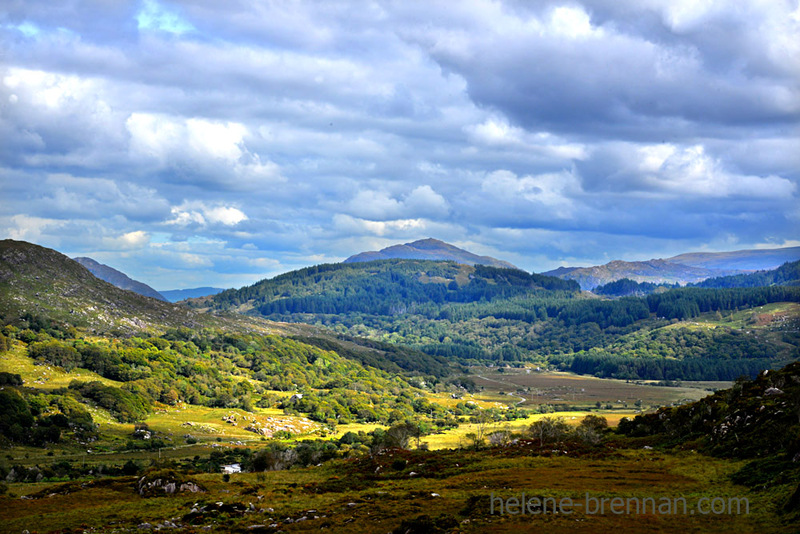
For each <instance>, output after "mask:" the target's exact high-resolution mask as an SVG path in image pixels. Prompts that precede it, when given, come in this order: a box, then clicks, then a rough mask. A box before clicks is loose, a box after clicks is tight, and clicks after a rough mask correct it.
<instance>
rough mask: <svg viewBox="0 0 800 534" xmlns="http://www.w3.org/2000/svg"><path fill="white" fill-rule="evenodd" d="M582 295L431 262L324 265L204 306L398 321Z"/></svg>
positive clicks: (546, 279) (563, 285)
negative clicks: (429, 309)
mask: <svg viewBox="0 0 800 534" xmlns="http://www.w3.org/2000/svg"><path fill="white" fill-rule="evenodd" d="M578 290H579V287H578V284H577V283H576V282H573V281H571V280H561V279H558V278H555V277H550V276H544V275H538V274H529V273H527V272H525V271H521V270H516V269H505V268H497V267H489V266H484V265H463V264H458V263H455V262H449V261H447V262H440V261H427V260H379V261H372V262H365V263H347V264H344V263H342V264H325V265H317V266H315V267H307V268H305V269H300V270H298V271H292V272H290V273H286V274H283V275H280V276H277V277H275V278H272V279H269V280H263V281H261V282H258V283H256V284H254V285H252V286H249V287H245V288H242V289H238V290H234V289H230V290H227V291H223V292H222V293H219V294H217V295H214V296H213V297H210V298H209V299H206V300H205V301H204V302H203V303H201V305H206V304H208V305H210V306H211V307H212V308H213V309H218V310H230V309H233V310H237V311H244V312H249V313H253V314H260V315H265V316H272V315H276V314H278V315H280V314H349V313H365V314H371V315H389V316H391V315H399V314H403V313H406V312H407V311H409V310H411V309H413V308H415V307H418V306H421V305H426V304H433V305H441V304H445V303H468V302H479V301H484V302H492V301H496V300H500V299H508V298H511V297H518V296H523V295H529V294H534V293H537V292H540V293H541V292H548V291H560V292H564V293H565V294H573V293H576V292H577V291H578Z"/></svg>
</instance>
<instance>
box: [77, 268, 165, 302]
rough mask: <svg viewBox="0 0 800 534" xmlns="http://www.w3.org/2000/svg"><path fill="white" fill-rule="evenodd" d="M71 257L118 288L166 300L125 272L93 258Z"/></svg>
mask: <svg viewBox="0 0 800 534" xmlns="http://www.w3.org/2000/svg"><path fill="white" fill-rule="evenodd" d="M73 259H74V260H75V261H77V262H78V263H80V264H81V265H83V266H84V267H86V268H87V269H89V272H91V273H92V274H93V275H95V276H96V277H97V278H99V279H100V280H103V281H105V282H108V283H109V284H112V285H115V286H117V287H118V288H120V289H125V290H128V291H133V292H134V293H138V294H140V295H143V296H145V297H150V298H154V299H158V300H163V301H164V302H166V301H167V299H166V298H165V297H164V295H162V294H161V293H159V292H158V291H156V290H155V289H153V288H152V287H150V286H148V285H147V284H145V283H144V282H139V281H138V280H134V279H133V278H131V277H129V276H128V275H127V274H125V273H123V272H121V271H118V270H116V269H114V268H113V267H109V266H108V265H104V264H102V263H100V262H98V261H96V260H93V259H92V258H86V257H80V258H73Z"/></svg>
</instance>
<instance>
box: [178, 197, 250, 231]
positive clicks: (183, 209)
mask: <svg viewBox="0 0 800 534" xmlns="http://www.w3.org/2000/svg"><path fill="white" fill-rule="evenodd" d="M170 211H171V215H172V218H171V219H169V220H167V221H166V224H168V225H173V226H178V227H187V226H193V225H196V226H207V225H223V226H236V225H237V224H239V223H240V222H243V221H246V220H247V219H248V218H247V215H245V213H244V212H243V211H242V210H240V209H239V208H236V207H233V206H208V205H206V204H205V203H203V202H200V201H193V202H184V203H182V204H181V205H180V206H174V207H172V209H171V210H170Z"/></svg>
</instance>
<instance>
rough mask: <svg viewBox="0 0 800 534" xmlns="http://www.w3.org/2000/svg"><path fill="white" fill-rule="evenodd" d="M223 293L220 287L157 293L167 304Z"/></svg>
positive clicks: (170, 290) (171, 290)
mask: <svg viewBox="0 0 800 534" xmlns="http://www.w3.org/2000/svg"><path fill="white" fill-rule="evenodd" d="M222 291H225V288H222V287H192V288H187V289H169V290H166V291H163V290H162V291H159V293H161V294H162V295H164V297H165V298H166V299H167V300H168V301H169V302H179V301H181V300H186V299H196V298H200V297H210V296H212V295H216V294H217V293H221V292H222Z"/></svg>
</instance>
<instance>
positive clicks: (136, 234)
mask: <svg viewBox="0 0 800 534" xmlns="http://www.w3.org/2000/svg"><path fill="white" fill-rule="evenodd" d="M149 243H150V234H149V233H148V232H145V231H142V230H135V231H133V232H127V233H125V234H122V235H120V236H117V237H104V238H103V239H102V245H103V247H105V248H106V249H109V250H137V249H141V248H144V247H146V246H147V245H148V244H149Z"/></svg>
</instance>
